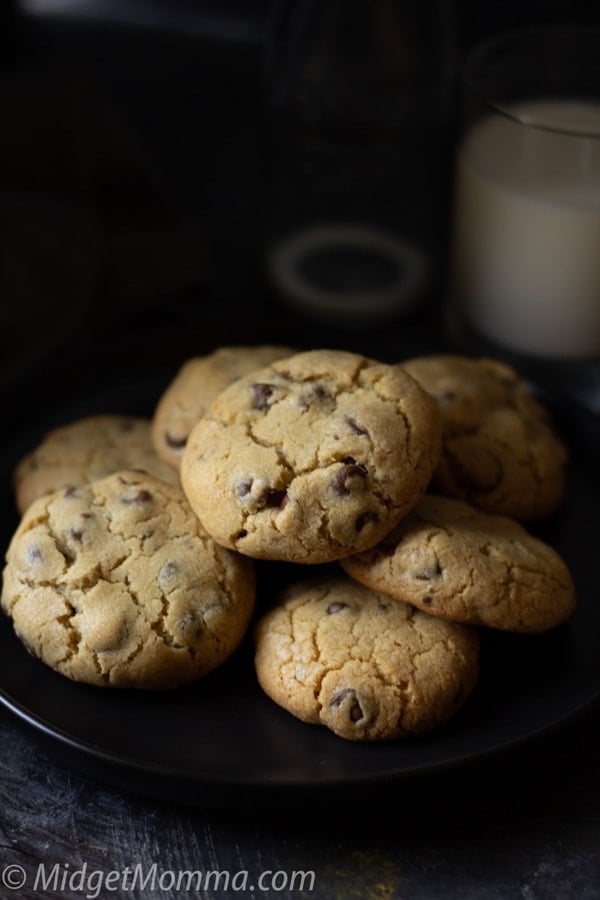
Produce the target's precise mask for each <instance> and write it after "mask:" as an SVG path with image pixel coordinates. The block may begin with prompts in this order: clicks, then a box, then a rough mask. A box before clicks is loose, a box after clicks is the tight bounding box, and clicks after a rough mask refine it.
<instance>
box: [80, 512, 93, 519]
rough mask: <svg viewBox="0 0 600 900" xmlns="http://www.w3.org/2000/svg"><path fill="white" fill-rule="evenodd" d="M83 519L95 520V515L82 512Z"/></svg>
mask: <svg viewBox="0 0 600 900" xmlns="http://www.w3.org/2000/svg"><path fill="white" fill-rule="evenodd" d="M81 518H82V519H93V518H94V513H91V512H82V513H81Z"/></svg>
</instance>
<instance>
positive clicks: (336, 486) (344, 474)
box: [331, 457, 367, 497]
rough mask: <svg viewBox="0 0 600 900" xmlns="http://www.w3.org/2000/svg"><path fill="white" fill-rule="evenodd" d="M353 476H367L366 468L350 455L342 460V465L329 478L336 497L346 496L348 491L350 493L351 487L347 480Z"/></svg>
mask: <svg viewBox="0 0 600 900" xmlns="http://www.w3.org/2000/svg"><path fill="white" fill-rule="evenodd" d="M355 476H359V477H360V478H366V477H367V470H366V468H365V467H364V466H363V465H358V464H357V463H356V462H355V461H354V460H353V459H352V457H348V461H347V462H346V461H345V462H344V465H343V466H342V468H341V469H338V471H337V472H336V474H335V475H334V477H333V478H332V480H331V487H332V488H333V490H334V491H335V493H336V494H337V495H338V497H347V496H348V495H349V494H350V493H352V491H351V488H350V487H349V485H348V482H349V481H350V479H351V478H354V477H355Z"/></svg>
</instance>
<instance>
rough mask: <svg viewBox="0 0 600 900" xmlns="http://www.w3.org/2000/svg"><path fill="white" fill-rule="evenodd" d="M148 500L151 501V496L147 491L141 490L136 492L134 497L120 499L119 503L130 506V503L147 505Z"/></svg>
mask: <svg viewBox="0 0 600 900" xmlns="http://www.w3.org/2000/svg"><path fill="white" fill-rule="evenodd" d="M150 500H152V494H151V493H150V492H149V491H145V490H141V491H138V492H137V494H136V495H135V497H122V498H121V503H127V504H131V503H136V504H138V503H139V504H143V503H149V502H150Z"/></svg>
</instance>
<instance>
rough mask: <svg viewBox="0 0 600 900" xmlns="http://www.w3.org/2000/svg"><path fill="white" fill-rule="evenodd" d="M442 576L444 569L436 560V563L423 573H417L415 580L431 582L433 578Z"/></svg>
mask: <svg viewBox="0 0 600 900" xmlns="http://www.w3.org/2000/svg"><path fill="white" fill-rule="evenodd" d="M441 574H442V567H441V566H440V564H439V562H438V561H437V560H435V562H433V563H431V565H430V566H428V567H427V568H426V569H424V570H423V571H422V572H416V573H415V578H416V579H417V581H431V579H432V578H439V577H440V575H441Z"/></svg>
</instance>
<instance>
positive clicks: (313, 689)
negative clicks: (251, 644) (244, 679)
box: [254, 573, 479, 741]
mask: <svg viewBox="0 0 600 900" xmlns="http://www.w3.org/2000/svg"><path fill="white" fill-rule="evenodd" d="M254 638H255V647H256V651H255V668H256V674H257V678H258V681H259V684H260V686H261V687H262V689H263V690H264V691H265V693H266V694H267V695H268V696H269V697H270V698H271V699H272V700H273V701H274V702H275V703H277V704H278V705H279V706H281V707H283V708H284V709H286V710H287V711H288V712H289V713H291V714H292V715H294V716H296V717H297V718H298V719H301V720H302V721H304V722H309V723H312V724H319V725H324V726H326V727H327V728H329V729H330V730H331V731H333V732H334V733H335V734H337V735H339V736H340V737H343V738H347V739H349V740H355V741H377V740H381V741H382V740H395V739H398V738H404V737H408V736H411V735H417V734H421V733H423V732H426V731H431V730H433V729H435V728H438V727H439V726H441V725H442V724H444V723H445V722H446V721H448V719H450V717H451V716H452V715H454V713H456V712H457V711H458V710H459V709H460V707H461V706H462V705H463V704H464V703H465V701H466V700H467V698H468V697H469V696H470V694H471V693H472V691H473V690H474V688H475V686H476V684H477V680H478V677H479V637H478V634H477V630H476V629H473V628H470V627H468V626H465V625H458V624H456V623H454V622H447V621H445V620H442V619H435V618H433V617H432V616H428V615H426V614H425V613H422V612H420V611H419V610H417V609H415V608H414V607H412V606H409V605H408V604H405V603H400V602H398V601H396V600H392V599H391V598H390V597H388V596H386V595H384V594H381V593H378V592H376V591H372V590H370V589H368V588H366V587H364V586H363V585H361V584H359V583H358V582H356V581H353V580H352V579H350V578H348V577H347V576H346V575H344V574H343V573H340V575H339V576H335V575H334V576H330V577H327V578H324V579H319V578H317V579H310V580H307V581H303V582H297V583H295V584H292V585H290V586H289V587H288V588H287V589H285V590H284V592H283V593H282V595H281V597H280V598H279V601H278V602H277V605H276V606H274V607H273V608H272V609H271V610H269V611H268V612H267V613H265V614H264V615H263V616H262V617H261V618H260V619H259V621H258V622H257V623H256V625H255V629H254Z"/></svg>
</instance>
